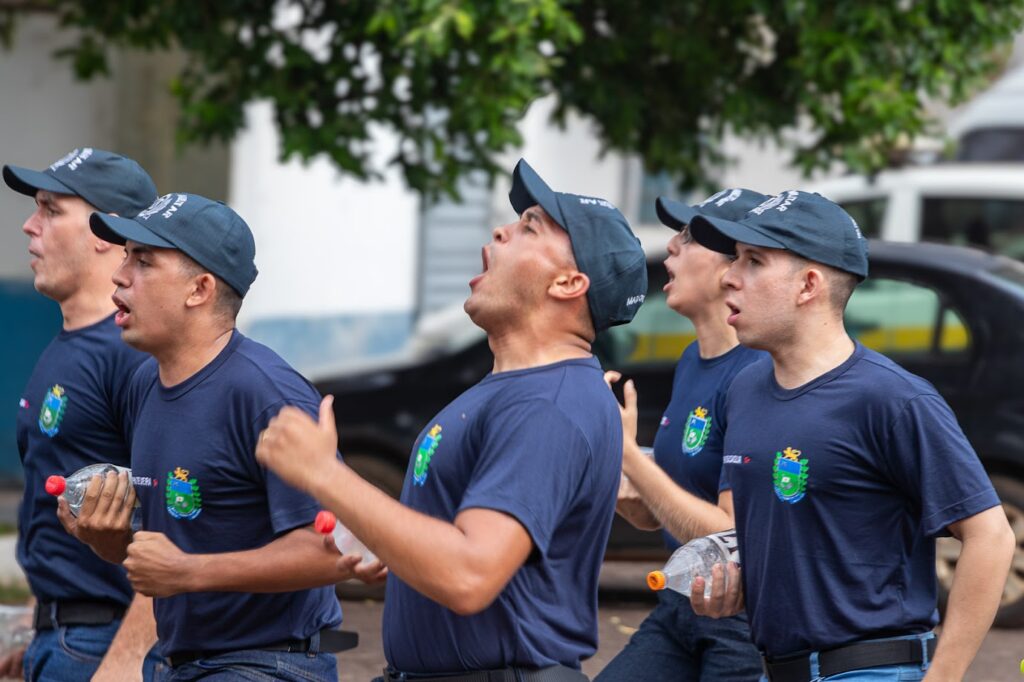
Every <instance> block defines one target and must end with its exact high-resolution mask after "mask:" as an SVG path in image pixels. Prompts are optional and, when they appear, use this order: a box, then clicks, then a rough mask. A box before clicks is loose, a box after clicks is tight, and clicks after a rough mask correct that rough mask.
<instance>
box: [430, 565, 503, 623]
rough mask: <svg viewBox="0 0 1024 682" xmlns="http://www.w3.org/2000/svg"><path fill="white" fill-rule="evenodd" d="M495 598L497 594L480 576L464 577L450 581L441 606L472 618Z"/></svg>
mask: <svg viewBox="0 0 1024 682" xmlns="http://www.w3.org/2000/svg"><path fill="white" fill-rule="evenodd" d="M499 591H500V590H499ZM497 596H498V592H497V591H495V590H494V589H493V588H492V586H491V585H489V584H488V581H486V580H485V579H484V578H483V577H482V576H477V575H465V576H460V577H459V578H457V579H456V580H454V581H452V584H451V585H450V589H449V590H448V593H447V594H445V595H444V600H443V602H442V604H443V605H444V606H445V607H446V608H448V609H450V610H452V611H454V612H455V613H457V614H458V615H460V616H473V615H476V614H478V613H480V612H481V611H483V610H484V609H486V608H487V607H488V606H490V605H491V604H492V603H493V602H494V600H495V598H496V597H497Z"/></svg>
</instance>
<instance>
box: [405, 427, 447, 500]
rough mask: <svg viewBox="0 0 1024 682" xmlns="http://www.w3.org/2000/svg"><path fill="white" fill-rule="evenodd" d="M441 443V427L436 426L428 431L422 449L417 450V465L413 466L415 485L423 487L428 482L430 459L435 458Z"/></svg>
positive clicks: (421, 444) (421, 445)
mask: <svg viewBox="0 0 1024 682" xmlns="http://www.w3.org/2000/svg"><path fill="white" fill-rule="evenodd" d="M440 443H441V425H440V424H434V425H433V426H431V427H430V430H429V431H427V435H425V436H423V442H422V443H420V447H419V448H418V449H417V450H416V463H415V464H413V468H412V482H413V485H423V484H424V483H426V482H427V468H428V467H429V466H430V459H431V457H433V456H434V453H435V452H436V451H437V446H438V445H439V444H440Z"/></svg>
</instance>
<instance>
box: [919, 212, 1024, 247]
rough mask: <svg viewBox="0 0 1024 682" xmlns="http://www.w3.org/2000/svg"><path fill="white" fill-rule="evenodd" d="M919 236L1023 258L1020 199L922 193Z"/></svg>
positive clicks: (1023, 240)
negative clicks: (961, 196) (938, 195)
mask: <svg viewBox="0 0 1024 682" xmlns="http://www.w3.org/2000/svg"><path fill="white" fill-rule="evenodd" d="M922 202H923V203H922V206H921V208H922V212H921V239H922V241H929V242H940V243H943V244H958V245H961V246H973V247H975V248H981V249H985V250H988V251H991V252H993V253H1001V254H1004V255H1006V256H1010V257H1011V258H1016V259H1018V260H1024V201H1021V200H1017V199H995V198H985V197H971V198H959V197H925V198H924V199H923V200H922Z"/></svg>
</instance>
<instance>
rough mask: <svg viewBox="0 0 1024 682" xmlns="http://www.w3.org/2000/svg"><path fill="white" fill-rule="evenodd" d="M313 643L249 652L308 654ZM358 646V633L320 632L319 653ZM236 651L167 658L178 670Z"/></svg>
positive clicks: (188, 653) (308, 639) (292, 642)
mask: <svg viewBox="0 0 1024 682" xmlns="http://www.w3.org/2000/svg"><path fill="white" fill-rule="evenodd" d="M312 643H313V638H312V637H306V638H305V639H286V640H284V641H281V642H273V643H271V644H264V645H260V646H254V647H249V648H248V649H247V650H256V651H287V652H290V653H306V652H307V651H309V650H310V647H311V646H312ZM358 645H359V633H358V632H348V631H346V630H321V631H320V647H319V649H318V651H321V652H323V653H329V654H334V653H337V652H339V651H347V650H348V649H354V648H356V647H357V646H358ZM234 651H240V649H231V650H227V651H179V652H177V653H174V654H171V655H170V656H168V657H167V658H168V659H169V660H170V662H171V667H172V668H177V667H178V666H179V665H185V664H186V663H192V662H193V661H198V660H199V659H201V658H213V657H215V656H223V655H224V654H229V653H233V652H234Z"/></svg>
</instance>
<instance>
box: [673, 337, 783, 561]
mask: <svg viewBox="0 0 1024 682" xmlns="http://www.w3.org/2000/svg"><path fill="white" fill-rule="evenodd" d="M764 357H767V354H766V353H764V352H762V351H757V350H751V349H749V348H745V347H744V346H736V347H735V348H733V349H731V350H729V351H728V352H726V353H723V354H722V355H719V356H718V357H714V358H707V359H705V358H702V357H701V356H700V346H699V345H698V344H697V343H696V342H694V343H691V344H690V345H689V346H687V348H686V350H684V351H683V355H682V356H681V357H680V358H679V363H678V364H677V365H676V372H675V376H674V377H673V379H672V398H671V399H670V400H669V403H668V407H666V408H665V412H664V414H663V415H662V417H661V426H660V427H659V428H658V432H657V433H656V434H655V436H654V459H655V461H656V462H657V463H658V466H660V467H661V468H662V469H664V470H665V473H667V474H668V475H669V476H670V477H671V478H672V480H673V481H675V482H676V484H677V485H679V486H680V487H682V488H683V489H684V490H686V491H687V492H689V493H692V494H693V495H695V496H697V497H699V498H700V499H702V500H705V501H707V502H710V503H712V504H716V503H717V502H718V481H719V479H720V478H721V473H722V433H723V431H722V428H721V427H722V424H721V422H722V421H723V420H722V417H723V416H724V414H725V394H726V389H727V388H728V387H729V383H730V382H731V381H732V380H733V377H735V376H736V373H737V372H739V371H740V370H741V369H743V368H744V367H746V366H747V365H749V364H750V363H752V362H754V361H755V360H759V359H761V358H764ZM662 534H663V535H664V536H665V545H666V546H667V547H668V548H669V549H673V550H674V549H675V548H676V547H679V544H680V543H679V541H678V540H677V539H675V538H674V537H672V535H671V534H670V533H669V532H668V531H667V530H663V531H662Z"/></svg>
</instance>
